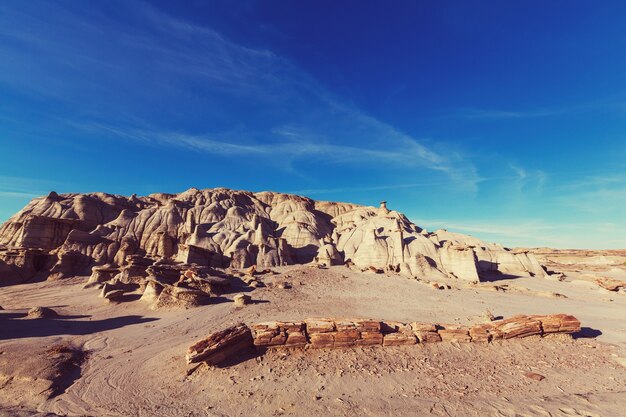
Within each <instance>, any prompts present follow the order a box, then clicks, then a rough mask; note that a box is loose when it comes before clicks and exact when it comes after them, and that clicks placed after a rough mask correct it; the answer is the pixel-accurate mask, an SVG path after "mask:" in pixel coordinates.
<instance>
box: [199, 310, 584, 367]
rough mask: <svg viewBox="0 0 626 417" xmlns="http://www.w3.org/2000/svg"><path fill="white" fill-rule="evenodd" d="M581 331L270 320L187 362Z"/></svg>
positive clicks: (204, 344)
mask: <svg viewBox="0 0 626 417" xmlns="http://www.w3.org/2000/svg"><path fill="white" fill-rule="evenodd" d="M579 331H580V321H578V319H576V317H574V316H570V315H567V314H555V315H544V316H537V315H535V316H526V315H518V316H513V317H511V318H508V319H504V320H494V321H491V322H489V323H484V324H477V325H474V326H469V327H466V326H459V325H450V324H433V323H421V322H413V323H401V322H394V321H380V320H371V319H331V318H313V319H306V320H303V321H270V322H264V323H256V324H253V325H251V326H250V327H248V326H246V325H245V324H243V323H239V324H237V325H235V326H232V327H229V328H227V329H224V330H221V331H218V332H215V333H213V334H211V335H210V336H209V337H207V338H206V339H203V340H200V341H199V342H196V343H195V344H193V345H192V346H191V347H190V348H189V350H188V352H187V363H195V362H201V361H205V362H208V363H210V364H213V365H215V364H218V363H220V362H222V361H223V360H225V359H226V358H228V357H229V356H232V355H235V354H237V353H239V352H240V351H242V350H244V349H248V348H250V347H252V346H254V347H256V348H257V349H261V350H262V349H269V348H311V349H336V348H347V347H359V346H377V345H379V346H384V347H386V346H402V345H416V344H418V343H433V342H457V343H470V342H474V343H489V342H492V341H494V340H499V339H512V338H521V337H528V336H543V335H548V334H553V333H563V334H569V333H575V332H579Z"/></svg>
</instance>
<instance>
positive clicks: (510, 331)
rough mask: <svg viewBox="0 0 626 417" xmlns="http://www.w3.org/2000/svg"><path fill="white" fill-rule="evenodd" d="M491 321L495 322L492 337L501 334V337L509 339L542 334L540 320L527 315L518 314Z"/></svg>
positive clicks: (497, 336)
mask: <svg viewBox="0 0 626 417" xmlns="http://www.w3.org/2000/svg"><path fill="white" fill-rule="evenodd" d="M493 323H494V324H495V329H494V332H495V334H494V338H499V335H502V336H501V337H502V338H503V339H511V338H514V337H527V336H533V335H540V334H542V330H541V322H540V321H539V320H537V319H534V318H532V317H529V316H524V315H518V316H513V317H511V318H508V319H505V320H497V321H494V322H493Z"/></svg>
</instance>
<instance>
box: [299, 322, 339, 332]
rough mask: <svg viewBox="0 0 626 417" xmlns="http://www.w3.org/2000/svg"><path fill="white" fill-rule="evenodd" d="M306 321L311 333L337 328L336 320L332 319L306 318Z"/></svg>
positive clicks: (332, 330)
mask: <svg viewBox="0 0 626 417" xmlns="http://www.w3.org/2000/svg"><path fill="white" fill-rule="evenodd" d="M304 323H305V325H306V331H307V333H309V334H313V333H330V332H334V331H335V330H336V327H335V322H334V321H333V320H332V319H306V320H305V321H304Z"/></svg>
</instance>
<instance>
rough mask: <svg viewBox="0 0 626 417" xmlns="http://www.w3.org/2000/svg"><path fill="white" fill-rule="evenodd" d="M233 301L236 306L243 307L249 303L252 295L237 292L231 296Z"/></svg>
mask: <svg viewBox="0 0 626 417" xmlns="http://www.w3.org/2000/svg"><path fill="white" fill-rule="evenodd" d="M233 301H234V302H235V305H236V306H237V307H243V306H245V305H246V304H250V302H251V301H252V297H250V296H249V295H247V294H237V295H235V296H234V297H233Z"/></svg>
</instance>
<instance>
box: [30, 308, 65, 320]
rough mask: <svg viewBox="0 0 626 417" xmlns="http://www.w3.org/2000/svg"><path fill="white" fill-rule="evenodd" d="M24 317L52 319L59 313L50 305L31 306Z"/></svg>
mask: <svg viewBox="0 0 626 417" xmlns="http://www.w3.org/2000/svg"><path fill="white" fill-rule="evenodd" d="M26 317H27V318H29V319H53V318H56V317H59V315H58V314H57V312H56V311H54V310H53V309H51V308H50V307H33V308H31V309H30V310H28V313H27V314H26Z"/></svg>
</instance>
